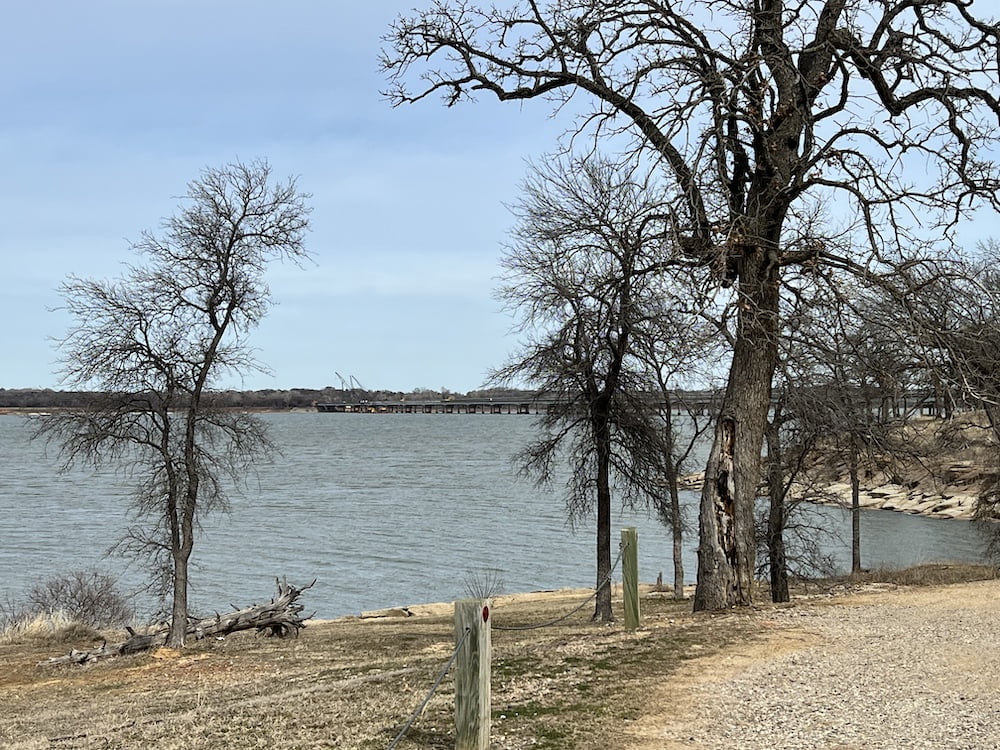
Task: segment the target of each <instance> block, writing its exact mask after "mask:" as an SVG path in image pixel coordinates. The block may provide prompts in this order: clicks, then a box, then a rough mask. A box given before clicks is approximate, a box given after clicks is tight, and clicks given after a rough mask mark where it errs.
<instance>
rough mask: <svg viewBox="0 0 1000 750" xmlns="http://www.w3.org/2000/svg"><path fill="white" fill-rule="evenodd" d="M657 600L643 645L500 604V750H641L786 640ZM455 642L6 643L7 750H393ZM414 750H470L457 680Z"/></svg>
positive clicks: (325, 630)
mask: <svg viewBox="0 0 1000 750" xmlns="http://www.w3.org/2000/svg"><path fill="white" fill-rule="evenodd" d="M932 569H936V570H932ZM919 571H920V572H917V573H913V574H912V575H911V576H910V577H909V578H906V577H905V576H902V575H900V577H899V578H897V581H898V582H904V579H905V580H906V582H909V581H920V582H923V583H938V582H941V581H942V580H943V579H947V580H949V581H950V580H952V579H957V578H960V579H961V580H968V578H967V577H968V576H972V577H973V579H975V578H976V577H982V573H983V571H981V570H980V569H975V568H971V567H970V568H967V567H966V566H923V567H922V568H921V569H919ZM962 576H966V578H962ZM873 580H874V579H873ZM646 591H647V594H646V596H645V597H644V598H643V601H642V607H643V620H642V626H641V628H640V629H639V631H638V632H635V633H629V632H626V631H625V630H624V629H623V627H622V625H621V624H620V623H617V624H614V625H611V626H606V625H595V624H592V623H590V622H589V614H590V611H591V607H589V606H588V607H585V608H584V609H583V610H582V611H580V612H579V613H577V614H575V615H573V616H572V617H571V618H570V619H569V620H568V621H567V622H564V623H562V624H560V625H558V626H554V627H549V628H544V629H540V630H529V631H505V630H501V629H500V628H501V627H502V626H508V625H520V624H526V623H537V622H543V621H546V620H548V619H550V618H552V617H553V616H557V615H559V614H562V613H565V612H567V611H568V610H570V609H572V607H573V606H574V604H576V603H577V602H579V601H580V600H581V598H582V597H581V594H580V592H554V593H549V594H544V595H532V596H527V597H500V598H499V599H498V600H497V601H496V602H495V605H494V620H493V622H494V631H493V644H494V654H493V731H492V743H493V744H492V746H493V747H494V748H528V747H531V748H549V749H550V750H555V749H557V748H558V749H559V750H565V749H566V748H580V749H582V750H588V749H591V748H593V749H594V750H596V749H597V748H602V749H606V748H610V749H614V748H625V747H628V744H627V742H628V741H627V740H626V739H624V737H625V736H627V731H628V728H629V727H630V726H632V725H635V726H638V724H639V720H641V719H642V717H643V716H647V715H649V714H650V713H652V712H653V711H654V710H655V709H654V707H651V706H650V705H649V700H650V696H651V695H653V694H654V693H657V692H659V691H657V690H656V688H662V685H663V683H664V682H665V681H667V680H668V679H669V678H670V677H671V676H672V675H675V674H676V673H677V672H678V670H681V669H682V667H683V666H684V665H685V664H687V663H689V662H690V660H691V659H694V658H702V657H705V656H709V655H711V654H712V653H715V652H718V651H719V650H720V649H724V648H728V647H730V646H735V645H737V644H739V648H741V649H744V648H747V647H748V644H749V643H751V642H754V641H755V640H756V639H758V637H762V636H766V635H770V636H771V637H772V638H773V637H774V635H775V633H774V631H773V630H769V629H770V628H772V627H773V625H772V624H770V623H769V621H768V617H767V611H768V609H767V606H766V605H761V608H760V609H758V610H755V611H746V612H742V611H741V612H735V611H734V612H728V613H719V614H700V615H693V614H691V613H690V611H689V610H690V603H689V602H676V601H674V600H673V599H671V598H669V597H667V596H664V595H662V594H656V593H652V592H651V591H650V589H649V587H647V588H646ZM583 596H586V593H584V594H583ZM619 607H620V605H619ZM761 609H762V610H763V616H762V612H761ZM619 611H620V609H619ZM453 629H454V624H453V620H452V617H451V615H450V614H448V613H444V612H442V613H441V614H436V615H427V616H419V617H411V618H407V619H397V620H356V619H349V620H341V621H336V622H329V623H317V624H314V625H311V626H310V627H308V628H307V629H306V630H305V631H303V633H302V636H301V637H300V638H299V639H298V640H286V641H280V640H275V639H269V638H261V637H257V636H254V635H252V634H248V633H243V634H237V635H234V636H230V637H229V638H226V639H224V640H208V641H202V642H198V643H194V644H192V645H191V646H190V647H189V648H187V649H185V650H184V651H183V652H182V653H177V652H169V651H166V650H161V651H159V652H154V653H148V654H141V655H137V656H131V657H123V658H118V659H112V660H109V661H105V662H99V663H97V664H95V665H92V666H89V667H84V668H80V667H55V668H53V667H39V666H37V663H38V662H39V661H40V660H42V659H44V658H47V657H49V656H53V655H57V654H58V653H60V651H65V650H68V647H69V645H72V646H76V647H78V648H82V647H87V646H90V645H92V644H91V642H90V641H88V640H83V641H81V642H73V643H71V644H66V645H65V646H63V647H61V648H56V647H54V645H53V644H52V643H51V642H42V641H38V640H35V639H33V638H30V637H25V638H23V639H21V640H18V639H16V638H7V639H4V641H3V642H2V643H0V703H2V704H3V706H4V711H3V712H0V746H2V747H5V748H15V749H20V750H26V749H28V748H43V747H44V748H111V747H114V748H146V747H157V748H176V749H178V750H180V749H182V748H206V747H240V748H273V747H279V746H280V747H285V748H323V747H329V748H333V747H336V748H359V749H365V750H373V749H384V748H387V747H388V745H389V743H390V742H391V741H392V739H393V737H395V736H396V734H397V733H398V732H399V730H400V729H401V727H402V726H403V724H404V723H405V721H406V720H407V718H409V716H410V713H411V712H412V711H413V709H414V708H415V707H416V706H418V705H419V704H420V702H421V701H422V700H423V698H424V696H425V694H426V692H427V690H428V688H429V687H430V685H431V684H432V683H433V681H434V679H435V677H436V676H437V675H438V673H439V672H440V670H441V668H442V666H443V665H444V664H445V663H446V662H447V660H448V658H449V657H450V655H451V653H452V649H453V644H454V634H453ZM398 747H399V748H410V749H412V748H451V747H454V720H453V695H452V687H451V684H450V680H447V679H446V680H445V682H444V683H443V685H442V687H441V688H440V689H439V691H438V694H437V695H435V697H434V698H433V699H432V700H431V702H430V704H429V705H428V707H427V710H426V711H425V712H424V714H423V716H421V717H420V719H418V721H417V722H416V724H415V725H414V727H413V728H412V729H411V731H410V732H409V733H408V735H407V737H406V739H405V740H403V741H402V742H401V743H400V744H399V745H398Z"/></svg>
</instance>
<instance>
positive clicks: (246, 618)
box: [38, 579, 316, 667]
mask: <svg viewBox="0 0 1000 750" xmlns="http://www.w3.org/2000/svg"><path fill="white" fill-rule="evenodd" d="M275 583H276V584H277V586H278V595H277V596H276V597H275V598H273V599H271V601H270V603H268V604H254V605H252V606H250V607H246V608H245V609H236V608H235V607H234V608H233V609H234V611H233V612H228V613H226V614H222V615H220V614H218V613H216V615H215V617H208V618H205V619H203V620H194V621H192V622H191V623H190V624H189V625H188V627H187V634H188V635H189V636H191V637H193V638H194V639H195V640H201V639H202V638H210V637H212V636H217V637H221V636H225V635H228V634H230V633H236V632H238V631H241V630H251V629H256V630H257V632H258V633H263V634H264V635H267V636H276V637H278V638H287V637H289V636H291V637H293V638H297V637H298V635H299V631H300V630H301V629H302V628H304V627H305V626H306V620H308V619H310V618H311V617H312V615H308V616H306V617H302V616H301V612H302V608H303V607H302V605H301V604H299V603H298V602H297V599H298V598H299V595H300V594H301V593H302V592H303V591H305V590H306V589H310V588H312V587H313V585H314V584H315V583H316V580H315V579H313V582H312V583H310V584H309V585H308V586H303V587H302V588H296V587H295V586H292V585H291V584H290V583H288V581H287V580H285V581H280V580H276V581H275ZM126 630H127V631H128V633H129V637H128V639H126V640H125V641H122V642H121V643H113V644H109V643H108V642H107V641H105V642H104V643H102V644H101V645H100V646H98V647H96V648H92V649H85V650H78V649H75V648H74V649H71V650H70V652H69V653H68V654H65V655H64V656H54V657H52V658H50V659H46V660H45V661H41V662H39V663H38V665H39V666H43V667H47V666H53V665H57V664H89V663H91V662H95V661H98V660H99V659H107V658H110V657H114V656H126V655H128V654H138V653H141V652H143V651H149V650H150V649H153V648H156V647H158V646H162V645H163V642H164V640H165V636H166V633H167V631H168V630H169V628H168V627H166V626H162V627H159V628H157V629H155V630H153V631H152V632H148V633H136V632H135V631H134V630H132V628H126Z"/></svg>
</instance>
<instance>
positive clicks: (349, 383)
mask: <svg viewBox="0 0 1000 750" xmlns="http://www.w3.org/2000/svg"><path fill="white" fill-rule="evenodd" d="M333 374H334V375H336V376H337V379H338V380H339V381H340V389H341V390H342V391H345V392H347V393H349V394H351V396H353V395H354V394H355V393H357V392H360V393H364V394H367V393H368V389H367V388H365V387H364V386H363V385H361V381H360V380H358V379H357V378H356V377H354V376H353V375H348V376H347V378H348V379H347V380H344V376H343V375H341V374H340V373H339V372H337V371H336V370H334V371H333Z"/></svg>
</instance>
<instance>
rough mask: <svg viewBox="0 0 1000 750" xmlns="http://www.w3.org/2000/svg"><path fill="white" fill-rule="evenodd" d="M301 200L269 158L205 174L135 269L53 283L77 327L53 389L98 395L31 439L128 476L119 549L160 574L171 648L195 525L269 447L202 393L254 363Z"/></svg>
mask: <svg viewBox="0 0 1000 750" xmlns="http://www.w3.org/2000/svg"><path fill="white" fill-rule="evenodd" d="M307 198H308V196H307V195H305V194H303V193H301V192H299V190H298V189H297V188H296V185H295V181H294V180H288V181H286V182H275V181H274V180H272V178H271V170H270V167H269V166H268V164H267V163H266V162H262V161H254V162H252V163H249V164H243V163H235V164H230V165H227V166H224V167H221V168H215V169H207V170H205V171H204V172H203V173H202V175H201V176H200V177H199V178H198V179H196V180H194V181H192V182H191V183H190V184H189V185H188V190H187V194H186V195H185V196H184V201H183V203H182V204H181V206H180V208H179V212H178V213H177V214H176V215H175V216H173V217H171V218H169V219H166V220H165V221H164V222H163V225H162V233H161V234H160V235H156V234H153V233H151V232H147V233H145V234H143V236H142V238H141V239H140V240H139V241H138V242H136V243H135V244H134V245H133V246H132V249H133V251H134V252H135V253H137V254H138V255H139V256H140V257H142V258H144V259H145V264H140V265H135V266H130V267H129V268H128V271H127V273H126V274H125V275H124V276H122V277H121V278H119V279H116V280H113V281H104V280H90V279H81V278H71V279H69V280H68V281H66V282H65V283H64V284H63V286H62V289H61V291H62V295H63V298H64V300H65V305H66V309H67V310H68V311H69V313H70V314H71V316H72V317H73V319H74V321H75V323H74V326H73V327H72V328H71V329H70V331H69V333H68V334H67V335H66V337H65V338H64V339H63V340H62V341H61V344H60V349H61V355H62V362H63V377H64V382H65V383H67V384H69V385H71V386H74V387H78V388H80V389H91V390H96V391H98V392H99V393H100V395H99V396H98V397H96V398H95V399H94V401H93V402H92V403H91V404H88V405H87V406H86V407H84V408H80V409H75V410H72V411H70V412H69V413H66V414H57V415H55V416H52V417H50V418H47V419H46V420H45V421H44V422H43V423H42V425H41V427H40V431H39V434H40V435H41V436H44V437H46V438H48V439H50V440H53V441H56V442H57V443H58V444H59V445H60V446H61V451H62V454H63V456H64V458H65V460H66V461H67V463H73V462H75V461H89V462H92V463H94V464H106V463H107V464H111V465H115V466H118V467H119V468H122V469H123V470H124V471H126V472H127V473H128V474H129V476H131V477H132V478H133V479H134V480H135V482H136V489H135V499H134V510H135V512H136V515H137V517H138V519H139V520H140V523H138V524H137V525H135V526H134V527H133V528H132V529H131V530H130V532H129V536H128V538H127V539H126V540H124V542H123V545H124V547H125V549H126V550H129V551H133V552H136V551H138V552H142V553H145V554H148V555H149V556H150V557H151V558H152V560H153V562H154V563H155V564H157V565H158V566H159V570H161V571H162V572H163V574H164V576H165V580H164V588H165V589H166V590H169V592H170V596H171V600H170V601H171V626H170V632H169V635H168V638H167V643H168V645H173V646H180V645H183V643H184V639H185V629H186V625H187V618H188V583H189V576H188V564H189V561H190V558H191V553H192V550H193V549H194V543H195V532H196V524H197V520H198V518H199V517H201V516H202V515H203V514H205V513H207V512H209V511H211V510H214V509H217V508H220V507H222V506H224V504H225V499H226V486H227V482H229V483H232V482H239V481H241V480H242V479H243V478H244V477H245V476H246V471H247V470H248V469H249V467H250V466H251V465H252V463H253V462H254V461H255V460H257V459H260V458H262V457H266V456H268V455H269V454H270V453H271V451H272V450H273V446H272V444H271V443H270V441H269V440H268V438H267V433H266V430H265V425H264V424H263V423H262V422H261V421H260V420H258V419H255V418H254V417H252V416H249V415H246V414H243V413H241V412H238V411H222V410H219V409H216V408H214V400H215V394H214V393H213V392H212V390H211V389H212V387H213V385H215V384H216V383H218V381H219V379H220V378H221V377H222V376H225V375H236V376H239V375H242V374H244V373H246V372H249V371H251V370H253V369H260V368H261V366H260V365H259V364H258V363H257V362H256V361H255V360H254V357H253V353H252V350H251V348H250V347H249V344H248V339H247V336H248V334H249V333H250V331H251V330H252V329H253V328H254V327H255V326H256V325H257V324H258V323H259V322H260V320H261V319H262V318H263V316H264V315H265V313H266V312H267V309H268V307H269V304H270V294H269V290H268V287H267V284H266V283H265V281H264V273H265V271H266V268H267V265H268V263H269V262H270V261H272V260H281V259H289V260H292V261H295V262H298V261H301V260H303V259H305V258H306V257H307V254H306V251H305V249H304V244H303V242H304V235H305V232H306V231H307V228H308V214H309V209H308V208H307V207H306V204H305V201H306V200H307ZM230 486H232V484H230Z"/></svg>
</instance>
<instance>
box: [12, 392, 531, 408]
mask: <svg viewBox="0 0 1000 750" xmlns="http://www.w3.org/2000/svg"><path fill="white" fill-rule="evenodd" d="M532 394H533V391H521V390H515V389H507V388H491V389H487V390H478V391H470V392H469V393H464V394H463V393H455V392H453V391H449V390H447V389H445V390H442V391H431V390H425V389H417V390H413V391H405V392H404V391H382V390H376V391H369V390H360V389H346V390H345V389H342V388H321V389H320V388H288V389H283V390H278V389H272V388H264V389H261V390H257V391H213V392H212V394H211V397H212V401H213V405H214V406H216V407H218V408H223V409H227V408H231V409H252V410H258V409H305V408H311V407H313V406H315V405H316V404H317V403H340V402H348V403H350V402H357V401H362V400H364V401H434V400H445V399H462V398H493V399H503V398H515V399H516V398H522V397H525V396H530V395H532ZM99 395H100V394H95V393H92V392H89V391H57V390H52V389H49V388H0V409H77V408H82V407H86V406H88V405H90V404H92V403H93V402H94V401H95V400H97V398H98V396H99Z"/></svg>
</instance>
